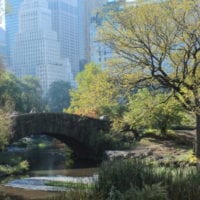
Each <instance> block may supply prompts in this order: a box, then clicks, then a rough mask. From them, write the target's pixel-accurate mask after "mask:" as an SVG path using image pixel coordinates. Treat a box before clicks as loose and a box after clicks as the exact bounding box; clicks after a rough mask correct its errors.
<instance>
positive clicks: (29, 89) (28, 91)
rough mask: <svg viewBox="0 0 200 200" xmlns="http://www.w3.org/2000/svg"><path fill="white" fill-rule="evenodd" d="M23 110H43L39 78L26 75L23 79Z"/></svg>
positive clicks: (21, 87)
mask: <svg viewBox="0 0 200 200" xmlns="http://www.w3.org/2000/svg"><path fill="white" fill-rule="evenodd" d="M20 89H21V101H22V105H23V108H22V111H23V112H30V111H31V110H32V109H34V110H35V111H41V110H42V88H41V86H40V83H39V80H38V79H37V78H34V77H31V76H26V77H24V78H23V79H22V80H21V84H20Z"/></svg>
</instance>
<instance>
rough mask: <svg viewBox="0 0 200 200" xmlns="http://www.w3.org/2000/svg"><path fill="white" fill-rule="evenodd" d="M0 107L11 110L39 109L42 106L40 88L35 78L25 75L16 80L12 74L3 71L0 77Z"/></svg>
mask: <svg viewBox="0 0 200 200" xmlns="http://www.w3.org/2000/svg"><path fill="white" fill-rule="evenodd" d="M0 107H4V109H6V110H7V111H9V112H11V111H12V110H16V111H19V112H30V110H31V109H33V108H35V110H37V111H39V110H41V107H42V90H41V86H40V84H39V81H38V80H37V79H36V78H33V77H30V76H27V77H24V78H23V79H22V80H18V79H17V78H16V77H15V76H14V75H12V74H10V73H8V72H3V73H2V74H1V77H0Z"/></svg>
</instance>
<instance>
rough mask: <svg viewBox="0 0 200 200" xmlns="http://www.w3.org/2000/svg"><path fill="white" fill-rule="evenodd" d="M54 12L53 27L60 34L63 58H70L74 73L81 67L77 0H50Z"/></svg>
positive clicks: (59, 39) (50, 6) (50, 7)
mask: <svg viewBox="0 0 200 200" xmlns="http://www.w3.org/2000/svg"><path fill="white" fill-rule="evenodd" d="M48 3H49V9H50V10H51V12H52V28H53V30H54V31H55V32H56V33H57V35H58V41H59V42H60V52H61V57H62V58H64V59H65V58H69V61H70V63H71V66H72V72H73V75H74V76H76V75H77V73H78V72H79V71H80V69H79V61H80V54H79V48H80V47H79V26H78V25H79V23H78V14H79V13H78V11H79V10H78V2H77V0H48Z"/></svg>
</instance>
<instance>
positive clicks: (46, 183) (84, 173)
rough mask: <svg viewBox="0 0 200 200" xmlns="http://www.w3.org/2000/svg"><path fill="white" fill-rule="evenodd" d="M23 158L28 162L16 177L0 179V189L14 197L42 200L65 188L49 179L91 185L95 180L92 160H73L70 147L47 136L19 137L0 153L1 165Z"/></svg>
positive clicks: (19, 160) (94, 165) (94, 167)
mask: <svg viewBox="0 0 200 200" xmlns="http://www.w3.org/2000/svg"><path fill="white" fill-rule="evenodd" d="M23 160H26V161H28V163H29V170H28V171H26V172H23V173H22V175H20V176H18V177H15V176H9V177H6V179H5V178H3V179H2V186H1V187H0V192H1V191H3V192H4V193H6V195H8V196H10V197H11V198H12V197H13V198H14V199H19V200H22V199H23V200H29V199H45V198H46V197H52V196H56V195H58V192H63V191H66V190H67V188H66V186H65V187H63V186H62V184H61V185H54V184H52V183H53V182H56V183H59V184H60V182H64V183H66V182H68V183H70V184H74V183H81V184H91V183H93V182H94V181H95V180H96V179H97V175H96V174H97V171H98V168H97V166H98V165H97V164H96V163H93V162H88V161H87V162H86V161H80V160H74V159H73V152H72V151H71V149H69V147H68V146H66V145H65V144H63V143H61V142H60V141H59V140H56V139H54V138H51V137H47V136H32V137H30V138H23V139H22V140H20V141H18V142H17V143H15V144H12V146H10V147H8V148H7V150H6V151H4V152H2V153H1V154H0V162H1V163H2V164H5V163H6V162H11V163H12V162H14V163H15V162H21V161H23ZM50 183H51V184H50ZM36 193H37V194H40V197H37V195H36ZM41 193H42V194H41ZM0 199H2V200H3V197H1V196H0Z"/></svg>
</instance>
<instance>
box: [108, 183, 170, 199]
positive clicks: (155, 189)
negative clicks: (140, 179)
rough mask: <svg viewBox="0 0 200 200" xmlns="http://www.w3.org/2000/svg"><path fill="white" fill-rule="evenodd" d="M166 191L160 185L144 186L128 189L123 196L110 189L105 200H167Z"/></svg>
mask: <svg viewBox="0 0 200 200" xmlns="http://www.w3.org/2000/svg"><path fill="white" fill-rule="evenodd" d="M167 199H168V198H167V190H166V189H165V188H164V187H163V186H161V185H160V184H153V185H151V186H149V185H145V186H144V188H142V189H141V190H140V189H137V188H130V189H129V190H127V191H126V192H125V193H124V194H123V193H121V192H120V191H118V190H116V189H115V188H114V187H112V188H111V191H110V192H109V196H108V198H107V199H106V200H167Z"/></svg>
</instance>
